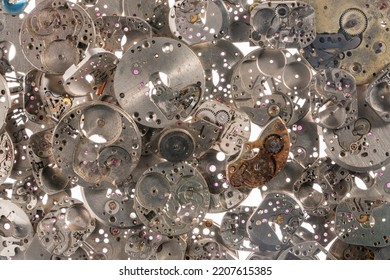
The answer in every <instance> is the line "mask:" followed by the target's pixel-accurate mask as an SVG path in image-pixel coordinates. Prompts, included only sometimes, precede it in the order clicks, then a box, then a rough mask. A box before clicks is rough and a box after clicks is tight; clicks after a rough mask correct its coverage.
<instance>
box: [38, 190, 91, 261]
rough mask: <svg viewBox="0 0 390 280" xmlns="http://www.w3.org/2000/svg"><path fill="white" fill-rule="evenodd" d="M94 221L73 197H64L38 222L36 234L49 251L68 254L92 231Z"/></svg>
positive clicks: (72, 252) (74, 250)
mask: <svg viewBox="0 0 390 280" xmlns="http://www.w3.org/2000/svg"><path fill="white" fill-rule="evenodd" d="M94 228H95V221H94V219H93V218H92V217H91V214H90V213H89V212H88V210H87V209H86V208H85V207H84V206H83V204H82V202H80V201H78V200H76V199H73V198H67V197H66V198H64V199H63V200H61V201H59V202H58V204H57V205H55V206H54V207H53V208H52V209H51V210H50V212H49V213H48V214H46V216H45V217H44V218H43V220H42V221H41V222H40V223H39V225H38V229H37V234H38V236H39V239H40V241H41V243H42V244H43V246H44V247H45V248H46V250H47V251H49V252H50V253H54V254H56V255H64V256H70V255H72V254H74V253H75V252H76V250H77V248H79V247H80V246H81V245H82V243H83V241H85V239H86V238H87V237H88V236H89V235H90V234H91V233H92V231H93V230H94Z"/></svg>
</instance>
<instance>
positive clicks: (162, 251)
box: [125, 227, 187, 260]
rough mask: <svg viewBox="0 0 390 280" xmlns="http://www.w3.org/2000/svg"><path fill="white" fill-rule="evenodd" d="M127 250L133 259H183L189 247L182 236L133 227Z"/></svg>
mask: <svg viewBox="0 0 390 280" xmlns="http://www.w3.org/2000/svg"><path fill="white" fill-rule="evenodd" d="M128 235H129V237H128V239H127V240H126V247H125V251H126V253H127V254H128V255H129V257H130V259H131V260H183V259H184V256H185V252H186V248H187V243H186V240H185V239H184V238H183V237H182V236H175V237H173V238H172V237H167V236H164V235H161V234H160V233H157V232H155V231H152V230H150V229H148V228H146V227H140V228H138V229H131V230H130V231H129V233H128Z"/></svg>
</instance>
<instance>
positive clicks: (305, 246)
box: [278, 241, 335, 260]
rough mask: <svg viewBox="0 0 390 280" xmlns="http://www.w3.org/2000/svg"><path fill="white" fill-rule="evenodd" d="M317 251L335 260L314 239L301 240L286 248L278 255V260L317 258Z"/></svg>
mask: <svg viewBox="0 0 390 280" xmlns="http://www.w3.org/2000/svg"><path fill="white" fill-rule="evenodd" d="M319 253H323V254H326V255H327V258H328V259H329V260H335V258H334V257H333V256H332V255H331V254H330V253H329V252H328V251H327V250H326V249H325V248H324V247H322V246H321V245H320V244H318V243H317V242H315V241H307V242H303V243H300V244H297V245H295V246H293V247H291V248H288V249H286V250H285V251H283V252H282V253H281V254H280V255H279V256H278V260H318V257H317V255H318V254H319Z"/></svg>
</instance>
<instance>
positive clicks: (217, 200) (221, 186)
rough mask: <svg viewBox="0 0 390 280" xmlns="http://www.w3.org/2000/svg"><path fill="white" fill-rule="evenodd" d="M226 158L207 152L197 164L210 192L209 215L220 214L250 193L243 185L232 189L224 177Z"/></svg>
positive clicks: (222, 154) (216, 153)
mask: <svg viewBox="0 0 390 280" xmlns="http://www.w3.org/2000/svg"><path fill="white" fill-rule="evenodd" d="M227 164H228V158H227V157H226V155H225V154H224V153H223V152H218V151H216V150H209V151H208V152H207V153H205V154H204V155H203V156H202V157H200V158H199V160H198V162H197V169H198V170H199V171H200V172H201V173H202V175H203V177H204V179H205V180H206V182H207V185H208V187H209V191H210V207H209V213H221V212H224V211H227V210H229V209H232V208H234V207H236V206H237V205H239V204H240V203H241V202H242V201H244V200H245V199H246V198H247V197H248V195H249V194H250V192H251V189H249V188H247V187H246V186H245V185H243V186H241V187H240V188H237V187H233V186H232V185H231V184H230V183H229V181H228V180H227V176H226V167H227Z"/></svg>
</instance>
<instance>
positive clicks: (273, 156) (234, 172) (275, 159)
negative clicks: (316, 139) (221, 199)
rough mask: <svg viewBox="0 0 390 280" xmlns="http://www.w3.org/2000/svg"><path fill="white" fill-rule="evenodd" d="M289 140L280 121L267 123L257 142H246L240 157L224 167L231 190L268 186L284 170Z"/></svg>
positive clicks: (284, 126)
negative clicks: (232, 188)
mask: <svg viewBox="0 0 390 280" xmlns="http://www.w3.org/2000/svg"><path fill="white" fill-rule="evenodd" d="M289 150H290V137H289V134H288V130H287V127H286V125H285V124H284V123H283V121H282V120H281V119H280V118H276V119H274V120H272V121H270V122H269V123H268V124H267V125H266V127H265V128H264V130H263V131H262V133H261V135H260V136H259V138H258V139H257V140H256V141H254V142H248V143H247V144H246V146H245V147H244V150H243V152H242V154H241V155H240V157H239V158H238V159H237V160H236V161H235V162H233V163H231V164H229V165H228V167H227V174H228V180H229V181H230V184H231V185H232V186H234V187H241V186H242V185H245V186H247V187H249V188H256V187H259V186H262V185H264V184H265V183H267V182H269V181H270V180H271V179H272V178H273V177H275V176H276V175H277V174H278V173H279V172H280V171H281V170H282V168H283V167H284V166H285V164H286V162H287V158H288V153H289Z"/></svg>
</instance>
